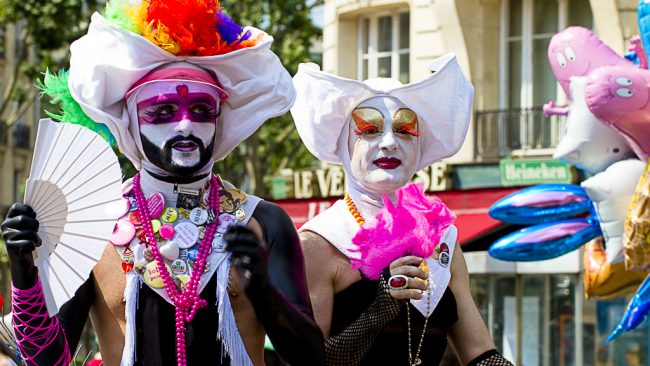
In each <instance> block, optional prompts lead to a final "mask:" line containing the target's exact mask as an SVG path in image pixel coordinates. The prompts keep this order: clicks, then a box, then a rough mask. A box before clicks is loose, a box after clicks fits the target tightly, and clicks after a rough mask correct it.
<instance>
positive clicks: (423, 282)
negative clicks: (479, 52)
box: [291, 55, 511, 366]
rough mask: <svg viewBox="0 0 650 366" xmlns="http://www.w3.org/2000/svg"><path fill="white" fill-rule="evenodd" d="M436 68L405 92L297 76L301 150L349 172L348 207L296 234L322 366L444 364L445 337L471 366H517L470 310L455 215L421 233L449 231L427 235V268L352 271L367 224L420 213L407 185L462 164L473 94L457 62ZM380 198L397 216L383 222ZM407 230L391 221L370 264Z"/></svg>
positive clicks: (444, 213) (443, 61)
mask: <svg viewBox="0 0 650 366" xmlns="http://www.w3.org/2000/svg"><path fill="white" fill-rule="evenodd" d="M430 68H431V71H432V72H433V73H432V75H431V76H429V77H428V78H427V79H425V80H423V81H421V82H418V83H413V84H409V85H402V84H400V83H399V82H397V81H395V80H392V79H373V80H368V81H365V82H360V81H356V80H348V79H344V78H341V77H338V76H334V75H331V74H327V73H325V72H321V71H319V70H318V67H317V66H316V65H313V64H303V65H301V66H300V68H299V70H298V73H297V74H296V76H295V77H294V85H295V86H296V89H297V92H298V97H297V99H296V102H295V104H294V106H293V107H292V109H291V112H292V114H293V117H294V121H295V123H296V127H297V129H298V132H299V133H300V136H301V138H302V140H303V142H304V143H305V145H306V146H307V148H308V149H309V150H310V151H311V152H312V153H313V154H314V155H315V156H316V157H317V158H319V159H320V160H323V161H326V162H329V163H334V164H341V165H343V167H344V170H345V172H346V177H347V191H348V193H347V194H346V196H345V199H344V200H339V201H337V202H336V203H335V204H334V205H333V206H332V207H330V208H329V209H328V210H326V211H325V212H323V213H321V214H320V215H318V216H316V217H315V218H313V219H312V220H310V221H309V222H307V223H306V224H305V225H304V226H302V227H301V228H300V233H301V241H302V245H303V251H304V253H305V265H306V268H307V280H308V285H309V290H310V295H311V299H312V303H313V304H314V313H315V316H316V321H317V322H318V323H319V325H320V327H321V329H322V331H323V333H324V335H325V337H326V338H327V339H326V342H325V361H326V364H327V365H380V364H382V365H410V366H415V365H420V364H422V365H438V364H439V363H440V360H441V359H442V356H443V354H444V352H445V349H446V346H447V338H449V339H450V340H451V342H452V344H453V346H454V348H455V350H456V353H457V355H458V357H459V359H460V361H461V362H462V363H463V364H464V365H511V364H510V362H508V361H507V360H505V359H504V358H503V357H502V356H501V355H499V354H498V353H497V351H496V350H495V349H494V344H493V343H492V340H491V339H490V335H489V333H488V331H487V329H486V327H485V325H484V323H483V320H482V319H481V316H480V314H479V312H478V311H477V309H476V306H475V305H474V302H473V300H472V297H471V294H470V290H469V276H468V273H467V267H466V264H465V261H464V259H463V254H462V252H461V250H460V248H459V245H458V244H457V243H456V234H457V230H456V228H455V227H454V226H453V225H452V222H453V215H452V214H451V213H450V212H449V210H448V209H447V208H446V206H444V205H443V204H442V203H439V204H438V208H437V210H439V211H434V210H430V212H432V213H431V214H430V216H429V217H430V218H431V220H428V221H425V222H427V224H429V223H430V222H431V221H439V222H441V223H443V224H444V225H440V226H438V228H437V230H429V228H427V229H421V230H422V231H423V237H426V238H427V239H428V238H430V237H432V236H434V235H437V236H436V237H435V239H432V240H431V241H432V242H433V240H435V243H434V245H437V247H436V248H437V249H436V250H435V252H434V254H433V255H432V256H431V257H427V258H423V257H419V256H415V255H408V252H407V255H399V256H390V255H389V256H385V258H384V259H386V258H388V260H387V261H384V262H385V263H386V264H389V263H390V265H387V266H383V265H381V266H377V265H375V264H374V263H369V264H368V266H367V267H372V266H373V265H374V266H375V267H376V271H375V275H376V280H373V279H372V277H371V276H366V272H363V274H362V272H360V271H359V270H356V269H355V268H356V265H355V263H359V262H361V261H362V259H363V258H360V255H361V254H363V251H361V250H360V248H361V247H360V246H357V244H359V242H360V240H362V239H363V237H366V238H372V237H371V236H370V234H367V235H365V234H364V235H365V236H359V235H358V233H360V232H364V231H365V232H368V233H369V232H370V231H369V230H368V228H367V227H366V225H365V223H366V222H367V220H369V219H372V220H373V222H379V221H378V220H377V219H376V217H379V216H380V215H382V214H383V213H385V212H398V211H399V210H401V209H404V210H406V211H407V212H410V211H409V208H408V207H410V209H411V210H414V211H418V212H425V211H424V210H423V209H422V207H425V206H424V205H420V206H419V202H413V201H414V200H411V198H416V196H417V194H412V193H413V189H415V190H418V189H419V188H417V186H414V185H412V186H409V187H405V188H402V186H404V185H405V184H407V183H408V182H409V181H410V180H411V178H412V177H413V175H414V174H415V173H416V172H417V171H418V170H420V169H423V168H425V167H427V166H429V165H431V164H432V163H434V162H435V161H438V160H440V159H442V158H444V157H448V156H451V155H453V154H455V153H456V152H457V151H458V149H459V148H460V146H461V145H462V143H463V141H464V139H465V134H466V131H467V127H468V124H469V118H470V111H471V105H472V95H473V88H472V86H471V84H470V83H469V81H468V80H467V79H466V78H465V76H464V75H463V74H462V72H461V70H460V67H459V66H458V64H457V62H456V59H455V57H454V56H453V55H447V56H444V57H442V58H440V59H438V60H437V61H434V62H433V63H432V64H431V65H430ZM409 192H410V193H409ZM415 193H417V192H415ZM382 195H387V196H386V198H384V200H389V201H392V203H393V204H394V205H395V206H393V207H392V208H391V209H390V210H388V211H383V210H382V208H383V207H384V203H385V202H386V201H382ZM419 195H420V197H421V199H422V200H427V199H426V198H425V197H424V195H423V193H422V192H421V191H420V193H419ZM409 200H411V201H409ZM438 202H439V201H438ZM404 207H406V208H404ZM403 222H404V221H402V222H399V221H397V220H395V221H393V222H392V223H393V224H394V225H392V227H390V226H391V225H387V226H386V227H387V229H386V231H385V232H383V233H382V235H377V236H375V237H374V238H373V239H375V240H369V241H368V245H369V246H370V247H371V248H372V246H373V245H377V243H378V242H384V243H387V244H386V245H385V246H384V247H383V248H384V249H385V250H377V252H381V253H375V257H377V256H384V254H383V253H384V252H390V251H391V249H392V248H393V247H394V246H395V243H396V242H398V241H402V239H403V238H402V237H400V236H394V237H393V238H386V236H387V233H388V234H389V233H391V232H393V231H399V228H396V226H399V225H400V223H403ZM360 226H362V228H361V229H360ZM433 226H435V225H433ZM417 229H419V228H417V227H416V228H415V230H414V229H402V233H403V234H404V235H409V232H410V231H416V230H417ZM407 231H408V232H407ZM360 238H361V239H360ZM417 245H420V243H417ZM371 250H372V249H371ZM363 269H364V268H362V270H363ZM382 269H383V270H382Z"/></svg>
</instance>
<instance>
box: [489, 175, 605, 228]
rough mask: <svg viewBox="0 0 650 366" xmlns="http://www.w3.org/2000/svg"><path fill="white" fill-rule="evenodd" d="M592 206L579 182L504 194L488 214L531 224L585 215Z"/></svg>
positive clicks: (536, 187) (495, 217)
mask: <svg viewBox="0 0 650 366" xmlns="http://www.w3.org/2000/svg"><path fill="white" fill-rule="evenodd" d="M592 206H593V205H592V203H591V200H590V199H589V196H587V192H586V191H585V190H584V188H582V187H580V186H579V185H575V184H540V185H536V186H532V187H528V188H524V189H522V190H520V191H517V192H515V193H512V194H510V195H508V196H506V197H503V198H502V199H500V200H498V201H497V202H495V203H494V204H493V205H492V207H490V210H489V213H490V216H492V217H493V218H494V219H496V220H499V221H503V222H506V223H509V224H518V225H531V224H540V223H543V222H549V221H555V220H560V219H565V218H568V217H572V216H575V215H579V214H583V213H585V212H588V211H589V210H590V209H591V208H592Z"/></svg>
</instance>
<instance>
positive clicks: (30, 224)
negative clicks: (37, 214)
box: [2, 215, 39, 231]
mask: <svg viewBox="0 0 650 366" xmlns="http://www.w3.org/2000/svg"><path fill="white" fill-rule="evenodd" d="M38 227H39V224H38V220H36V219H35V218H33V217H29V216H25V215H20V216H14V217H11V218H7V219H6V220H5V221H4V222H3V223H2V230H3V231H4V230H6V229H17V230H32V231H38Z"/></svg>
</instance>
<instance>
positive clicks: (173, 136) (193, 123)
mask: <svg viewBox="0 0 650 366" xmlns="http://www.w3.org/2000/svg"><path fill="white" fill-rule="evenodd" d="M136 102H137V109H138V124H139V128H140V137H141V140H142V146H143V150H144V153H145V155H146V157H147V159H148V160H149V161H150V162H151V163H152V164H154V165H156V166H157V167H159V168H161V169H163V170H165V171H167V172H169V173H171V174H173V175H187V174H190V175H191V174H192V173H194V172H196V171H197V170H199V169H200V168H202V167H203V166H204V165H205V164H206V163H207V162H208V161H210V159H211V157H212V150H213V149H214V138H215V133H216V120H217V114H218V108H219V97H218V94H217V92H216V91H215V89H214V88H213V87H211V86H208V85H205V84H201V83H193V82H183V81H160V82H155V83H151V84H148V85H145V86H143V87H142V90H141V91H140V92H139V93H138V95H137V100H136Z"/></svg>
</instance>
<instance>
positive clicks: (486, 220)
mask: <svg viewBox="0 0 650 366" xmlns="http://www.w3.org/2000/svg"><path fill="white" fill-rule="evenodd" d="M517 190H519V188H484V189H474V190H467V191H460V190H454V191H443V192H435V193H432V195H433V196H436V197H438V198H440V199H441V200H442V202H444V203H445V204H446V205H447V207H449V208H450V209H451V211H452V212H453V213H454V214H456V227H458V241H459V242H460V243H461V244H464V243H466V242H468V241H470V240H473V239H476V238H477V237H479V236H481V235H483V234H486V233H489V232H490V231H492V230H494V229H496V228H497V227H499V226H501V225H502V223H501V222H500V221H497V220H495V219H493V218H491V217H490V215H488V210H489V209H490V206H491V205H492V204H493V203H494V202H496V201H498V200H499V199H501V198H503V197H505V196H507V195H509V194H510V193H513V192H515V191H517Z"/></svg>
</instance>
